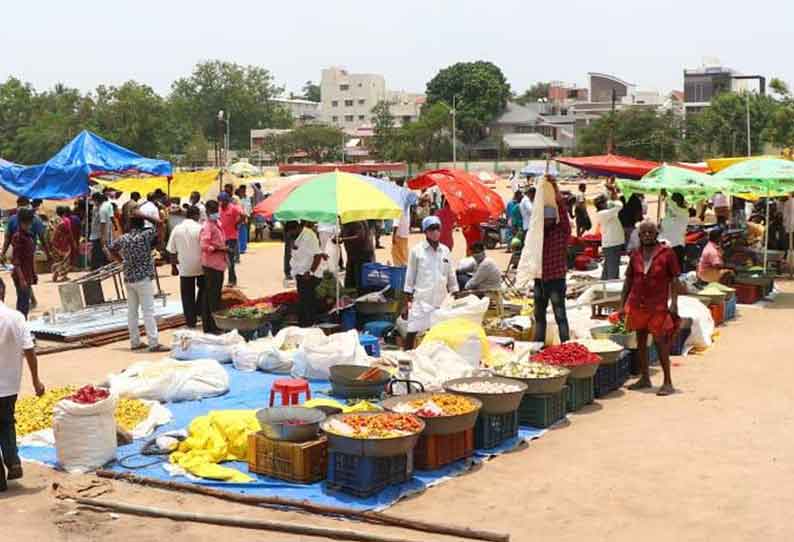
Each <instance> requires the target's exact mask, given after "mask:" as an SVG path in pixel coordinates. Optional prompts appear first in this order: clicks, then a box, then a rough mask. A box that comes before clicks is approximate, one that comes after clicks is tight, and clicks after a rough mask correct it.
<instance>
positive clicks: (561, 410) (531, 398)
mask: <svg viewBox="0 0 794 542" xmlns="http://www.w3.org/2000/svg"><path fill="white" fill-rule="evenodd" d="M567 394H568V388H567V387H564V388H563V389H561V390H560V391H558V392H557V393H549V394H543V395H524V398H523V399H521V404H520V405H519V407H518V422H519V423H520V424H521V425H529V426H530V427H538V428H540V429H545V428H546V427H551V426H552V425H554V424H555V423H557V422H558V421H560V420H562V419H563V418H565V414H566V413H567V410H566V405H567V400H566V399H567Z"/></svg>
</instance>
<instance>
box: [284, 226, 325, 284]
mask: <svg viewBox="0 0 794 542" xmlns="http://www.w3.org/2000/svg"><path fill="white" fill-rule="evenodd" d="M321 253H322V251H321V250H320V240H319V239H318V238H317V234H316V233H314V230H312V229H311V228H303V231H301V232H300V235H298V238H297V239H295V247H294V248H293V249H292V257H291V258H290V261H289V265H290V269H292V276H293V277H297V276H299V275H303V274H305V273H306V272H308V271H311V268H312V263H314V257H315V256H317V255H318V254H321ZM322 275H323V270H322V266H321V265H318V266H317V269H316V270H315V271H314V276H316V277H322Z"/></svg>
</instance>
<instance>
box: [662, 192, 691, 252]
mask: <svg viewBox="0 0 794 542" xmlns="http://www.w3.org/2000/svg"><path fill="white" fill-rule="evenodd" d="M665 207H666V208H665V211H664V218H663V219H662V230H661V232H660V233H661V235H660V237H661V238H662V239H664V240H665V241H667V242H668V243H669V244H670V246H671V247H679V246H684V240H685V238H686V227H687V225H688V224H689V209H688V208H686V207H679V206H678V204H677V203H676V202H674V201H673V200H670V201H669V202H668V204H667V205H666V206H665Z"/></svg>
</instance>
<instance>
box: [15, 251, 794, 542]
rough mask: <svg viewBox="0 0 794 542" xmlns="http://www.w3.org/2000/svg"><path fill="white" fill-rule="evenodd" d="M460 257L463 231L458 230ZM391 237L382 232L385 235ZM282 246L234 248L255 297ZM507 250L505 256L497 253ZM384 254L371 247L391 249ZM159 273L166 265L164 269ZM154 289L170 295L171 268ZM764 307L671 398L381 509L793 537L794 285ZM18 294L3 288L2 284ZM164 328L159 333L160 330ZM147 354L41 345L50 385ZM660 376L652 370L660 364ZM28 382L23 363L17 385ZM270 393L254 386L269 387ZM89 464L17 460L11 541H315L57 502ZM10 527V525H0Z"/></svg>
mask: <svg viewBox="0 0 794 542" xmlns="http://www.w3.org/2000/svg"><path fill="white" fill-rule="evenodd" d="M456 243H457V244H456V250H455V252H456V253H457V254H458V255H459V253H460V251H461V249H462V245H463V239H462V237H460V236H458V237H457V238H456ZM386 244H387V246H388V241H386ZM281 250H282V248H281V245H280V244H278V243H273V244H266V245H264V246H260V247H257V248H256V249H254V250H253V251H252V252H250V253H249V254H247V255H244V256H243V262H242V265H241V266H240V270H239V275H240V283H241V285H242V286H243V289H244V290H245V291H246V293H247V294H248V295H250V296H259V295H263V294H266V293H272V292H275V291H279V289H280V287H281V284H280V281H281V271H280V270H281V254H282V252H281ZM493 254H494V257H496V258H499V260H500V262H502V263H503V262H504V258H505V256H506V255H504V254H502V253H501V252H499V251H494V253H493ZM387 259H388V257H387V255H386V253H385V252H381V253H380V254H379V260H380V261H385V260H387ZM161 272H167V271H166V268H161ZM164 287H165V289H166V290H167V291H170V292H172V294H173V295H178V284H177V281H176V280H175V279H174V278H171V277H168V278H166V279H164ZM779 288H780V289H782V290H783V293H782V294H781V295H779V296H778V298H777V300H776V302H775V303H774V304H773V305H772V306H771V307H769V308H767V309H761V308H740V311H739V318H738V319H737V320H735V321H733V322H731V323H729V324H728V325H726V326H724V327H722V328H720V336H719V339H718V341H717V343H716V345H715V346H714V347H713V348H712V349H711V350H709V351H708V352H706V353H705V354H703V355H698V356H690V357H680V358H674V369H673V371H674V372H673V378H674V382H675V384H676V386H677V388H678V390H679V392H678V393H677V394H675V395H674V396H672V397H668V398H658V397H656V396H655V395H654V394H652V393H639V392H629V391H620V392H617V393H615V394H613V395H611V396H610V397H608V398H605V399H601V400H598V401H597V402H596V404H594V405H591V406H589V407H587V408H585V409H584V410H583V411H581V412H580V413H577V414H574V415H570V416H569V423H567V424H566V425H564V426H562V427H559V428H556V429H554V430H552V431H550V432H548V433H547V434H546V435H545V436H543V437H542V438H541V439H539V440H536V441H534V442H532V443H531V444H529V445H528V446H526V447H525V448H524V449H521V450H519V451H517V452H515V453H511V454H507V455H504V456H501V457H498V458H496V459H494V460H493V461H490V462H488V463H487V464H485V465H484V466H483V467H482V468H479V469H476V470H475V471H472V472H470V473H468V474H466V475H464V476H461V477H459V478H457V479H455V480H452V481H449V482H447V483H445V484H443V485H441V486H438V487H434V488H431V489H429V490H428V491H427V492H425V493H424V494H422V495H420V496H417V497H415V498H411V499H408V500H405V501H403V502H400V503H398V504H397V505H396V506H394V507H393V508H391V509H390V510H389V512H390V513H392V514H395V515H399V516H404V517H415V518H422V519H425V520H429V521H437V522H445V523H454V524H458V525H468V526H472V527H478V528H483V529H491V530H497V531H505V532H509V533H510V535H511V537H512V540H560V541H565V540H571V541H579V540H584V539H587V540H593V541H599V540H610V541H620V540H627V541H629V540H660V541H661V540H703V541H706V540H709V541H711V540H722V541H726V540H730V541H732V540H737V541H738V540H748V539H751V538H755V539H763V540H790V539H792V538H794V522H793V521H792V519H791V517H790V516H789V515H788V513H789V511H790V510H791V509H792V507H793V506H794V492H792V491H791V487H792V485H793V484H794V457H792V450H794V430H792V423H791V422H792V417H793V416H794V415H792V413H791V412H792V405H794V391H792V387H791V385H790V383H791V382H792V381H794V366H792V365H791V364H790V363H788V361H789V357H788V355H787V353H786V352H787V347H785V340H784V334H785V333H786V331H785V330H786V329H788V327H787V326H789V325H791V324H790V323H791V322H792V315H794V284H791V283H785V282H784V283H781V284H780V285H779ZM37 294H38V296H39V301H40V306H41V307H42V308H47V307H48V306H51V305H53V304H56V303H57V290H56V288H55V287H54V285H53V284H52V283H51V282H50V277H49V276H45V277H42V283H41V284H40V285H39V286H38V287H37ZM8 301H9V302H10V303H13V301H14V295H13V291H12V292H10V293H9V299H8ZM163 341H164V342H165V343H166V344H168V341H169V334H168V333H166V334H165V335H164V337H163ZM148 357H150V355H149V354H132V353H130V352H129V351H128V350H127V345H126V343H124V342H120V343H115V344H113V345H110V346H106V347H103V348H97V349H91V350H77V351H72V352H65V353H61V354H54V355H48V356H44V357H42V358H41V361H40V365H41V374H42V379H43V380H44V382H45V384H46V385H48V386H60V385H65V384H82V383H84V382H87V381H94V380H100V379H102V378H104V377H105V376H106V375H107V374H108V373H109V372H111V371H115V370H119V369H121V368H124V367H125V366H127V365H128V364H130V363H131V362H133V361H137V360H142V359H147V358H148ZM654 379H655V381H656V382H657V384H658V383H659V380H660V375H658V374H656V375H654ZM30 392H31V385H30V381H29V378H28V376H27V375H26V376H25V380H24V382H23V392H22V393H23V394H27V393H30ZM264 395H265V390H263V397H264ZM91 480H92V477H90V476H83V477H80V476H77V477H75V476H71V477H70V476H65V475H63V474H61V473H58V472H55V471H52V470H50V469H47V468H43V467H40V466H37V465H32V464H26V466H25V478H24V479H23V480H22V482H21V483H14V484H13V485H12V486H11V489H10V490H9V491H8V492H6V493H3V494H0V510H2V511H3V513H4V520H3V524H4V530H5V532H7V533H13V536H12V537H11V538H9V539H14V540H24V539H33V538H36V539H39V540H47V541H49V540H58V541H61V540H63V541H84V540H98V541H99V540H110V539H116V540H136V541H137V542H147V541H158V542H159V541H161V540H164V539H165V540H173V541H175V542H177V541H186V542H187V541H190V542H202V541H214V540H217V539H221V538H227V537H234V540H236V541H240V542H244V541H249V540H250V541H254V540H263V539H265V537H267V539H272V540H285V541H292V540H303V539H306V540H312V539H314V538H311V537H298V536H287V535H275V536H274V535H272V534H270V533H267V534H265V533H258V532H256V531H250V530H242V529H232V528H226V527H212V526H206V525H198V524H187V523H177V522H172V521H169V520H160V519H144V518H138V517H133V516H126V515H121V516H115V515H111V514H109V513H107V512H95V511H91V510H87V509H83V508H80V509H75V507H74V506H73V505H71V504H66V503H63V502H60V501H57V500H56V499H55V498H54V496H53V491H52V489H51V485H52V483H53V482H58V483H61V484H64V485H66V486H67V487H71V488H74V487H76V486H81V485H83V486H84V485H86V484H87V483H89V482H90V481H91ZM107 490H108V492H107V493H105V494H104V495H102V496H101V497H99V498H103V499H111V500H115V501H121V502H129V503H136V504H144V505H149V506H158V507H162V508H169V509H174V510H181V511H193V512H204V513H211V514H224V515H233V516H236V517H246V518H260V519H270V520H279V521H290V522H295V523H303V524H310V525H321V526H331V527H337V528H343V529H355V530H363V531H367V532H377V533H379V534H383V535H391V536H402V537H404V538H405V539H406V540H417V541H418V540H445V539H449V540H451V539H450V538H444V537H440V536H430V535H427V536H426V535H423V534H422V533H415V532H409V531H397V530H393V529H387V528H382V527H372V526H366V525H361V524H358V523H352V522H340V521H336V520H333V519H327V518H317V517H315V516H309V515H304V514H299V513H293V512H280V511H271V510H264V509H254V508H250V507H244V506H240V505H233V504H227V503H222V502H219V501H216V500H213V499H209V498H203V497H197V496H191V495H183V494H174V493H169V492H164V491H159V490H152V489H144V488H139V487H134V486H131V485H128V484H123V483H112V484H108V486H107ZM0 538H5V537H0Z"/></svg>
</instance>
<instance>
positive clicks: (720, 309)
mask: <svg viewBox="0 0 794 542" xmlns="http://www.w3.org/2000/svg"><path fill="white" fill-rule="evenodd" d="M709 311H711V317H712V318H713V319H714V325H715V326H720V325H722V324H723V322H725V303H712V304H711V305H709Z"/></svg>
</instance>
